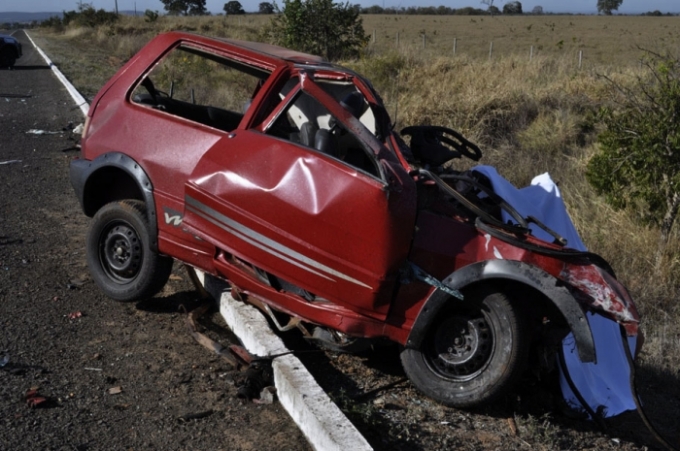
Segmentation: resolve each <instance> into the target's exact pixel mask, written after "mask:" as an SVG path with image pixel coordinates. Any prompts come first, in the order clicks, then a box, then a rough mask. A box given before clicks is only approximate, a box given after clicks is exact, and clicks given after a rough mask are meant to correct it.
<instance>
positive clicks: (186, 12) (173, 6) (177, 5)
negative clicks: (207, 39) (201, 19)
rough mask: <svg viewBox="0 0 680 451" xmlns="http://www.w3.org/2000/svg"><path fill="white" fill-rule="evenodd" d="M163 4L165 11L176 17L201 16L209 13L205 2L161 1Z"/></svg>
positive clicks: (198, 0) (194, 0)
mask: <svg viewBox="0 0 680 451" xmlns="http://www.w3.org/2000/svg"><path fill="white" fill-rule="evenodd" d="M161 3H163V9H165V10H166V11H167V12H168V14H170V15H174V16H179V15H183V16H201V15H204V14H205V13H206V12H207V10H206V9H205V0H161Z"/></svg>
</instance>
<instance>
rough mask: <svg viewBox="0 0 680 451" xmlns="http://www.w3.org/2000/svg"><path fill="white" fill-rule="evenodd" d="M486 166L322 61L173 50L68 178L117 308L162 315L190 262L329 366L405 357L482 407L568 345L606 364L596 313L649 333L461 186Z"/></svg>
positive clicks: (490, 201) (114, 85) (130, 82)
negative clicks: (335, 357)
mask: <svg viewBox="0 0 680 451" xmlns="http://www.w3.org/2000/svg"><path fill="white" fill-rule="evenodd" d="M402 136H403V137H405V139H402ZM407 142H408V145H407ZM481 156H482V153H481V151H480V149H479V148H478V147H477V146H476V145H475V144H473V143H472V142H470V141H468V140H467V139H465V138H464V137H463V136H461V135H460V134H459V133H458V132H456V131H454V130H450V129H446V128H441V127H432V126H415V127H408V128H406V129H404V130H402V131H401V134H399V133H397V132H396V131H394V130H393V124H392V123H391V120H390V117H389V115H388V113H387V111H386V109H385V107H384V105H383V103H382V101H381V98H380V97H379V96H378V94H377V93H376V92H375V90H374V88H373V87H372V85H371V84H370V82H369V81H368V80H366V79H365V78H363V77H362V76H361V75H359V74H357V73H355V72H353V71H351V70H348V69H346V68H343V67H339V66H336V65H333V64H330V63H327V62H325V61H324V60H323V59H321V58H320V57H317V56H313V55H307V54H303V53H299V52H295V51H291V50H287V49H283V48H280V47H276V46H272V45H267V44H263V43H252V42H241V41H236V40H229V39H212V38H207V37H202V36H197V35H194V34H188V33H179V32H172V33H167V34H163V35H160V36H158V37H156V38H155V39H153V40H152V41H151V42H150V43H149V44H148V45H147V46H146V47H144V49H143V50H142V51H140V52H139V53H138V54H137V55H136V56H134V57H133V58H132V59H131V60H130V61H129V62H128V63H127V64H126V65H125V66H124V67H123V68H122V69H121V70H120V71H119V72H118V73H117V74H116V75H115V76H114V77H113V78H112V79H111V80H110V81H109V82H108V83H107V84H106V85H105V86H104V87H103V88H102V89H101V91H100V92H99V94H98V95H97V96H96V98H95V99H94V100H93V102H92V104H91V107H90V110H89V114H88V118H87V123H86V126H85V130H84V133H83V138H82V155H81V158H79V159H76V160H74V161H73V162H72V164H71V169H70V171H71V181H72V184H73V186H74V188H75V191H76V193H77V196H78V198H79V199H80V202H81V204H82V207H83V210H84V212H85V214H86V215H88V216H90V217H93V220H92V223H91V228H90V231H89V233H88V237H87V260H88V264H89V268H90V271H91V274H92V277H93V278H94V280H95V281H96V283H97V284H98V285H99V286H100V287H101V289H102V291H103V292H104V293H105V294H106V295H107V296H109V297H111V298H113V299H115V300H119V301H133V300H138V299H143V298H147V297H150V296H153V295H154V294H155V293H157V292H158V291H159V290H160V289H161V288H162V287H163V285H164V284H165V283H166V281H167V279H168V277H169V274H170V270H171V266H172V262H173V259H176V260H179V261H181V262H184V263H186V264H187V265H190V266H192V267H195V268H198V269H200V270H202V271H204V272H206V273H207V274H210V275H212V276H215V277H218V278H221V279H224V280H226V281H228V283H229V284H230V285H231V287H232V294H233V295H234V297H236V298H237V299H241V300H243V301H245V302H248V303H251V304H254V305H255V306H257V307H259V308H260V309H262V310H263V311H264V312H265V313H266V314H268V315H270V316H271V317H272V318H273V319H274V322H275V323H276V324H277V325H279V326H280V328H282V329H287V328H292V327H297V328H299V329H300V330H302V331H303V333H304V334H305V336H306V337H308V338H309V339H310V340H314V341H316V342H318V343H320V344H322V345H325V346H327V347H330V348H332V349H336V350H353V349H358V348H360V347H361V346H363V345H366V344H367V343H371V341H372V340H385V339H388V340H390V341H392V342H396V343H399V344H400V345H402V346H403V352H402V354H401V360H402V363H403V366H404V369H405V371H406V373H407V375H408V377H409V378H410V379H411V381H412V382H413V383H414V384H415V385H416V386H417V387H418V388H419V389H420V390H421V391H422V392H424V393H425V394H427V395H428V396H430V397H432V398H434V399H436V400H438V401H440V402H442V403H444V404H447V405H452V406H457V407H470V406H474V405H478V404H481V403H485V402H488V401H490V400H492V399H494V398H495V397H497V396H498V395H499V394H501V393H503V392H506V391H507V390H508V389H509V388H510V386H511V385H512V384H513V383H514V382H516V381H517V379H518V377H519V376H520V375H521V374H522V372H523V371H524V370H525V369H526V368H527V366H528V365H529V361H530V357H531V356H539V355H541V356H544V355H549V354H550V353H551V352H553V353H555V352H557V351H556V350H558V349H559V347H560V343H561V340H562V339H563V338H564V337H565V336H566V335H567V334H569V333H571V334H573V337H574V341H575V344H576V352H577V353H578V357H579V358H580V360H581V361H582V362H594V361H596V358H597V356H596V349H595V345H594V340H593V334H592V332H591V329H590V327H589V323H588V321H587V319H586V313H587V312H595V313H598V314H600V315H603V316H604V317H606V318H609V319H611V320H614V321H616V322H618V323H619V324H620V325H621V326H622V328H621V330H622V331H624V334H627V335H628V336H629V337H635V336H636V335H637V333H638V331H637V325H638V321H639V316H638V314H637V311H636V309H635V306H634V305H633V303H632V301H631V300H630V296H629V295H628V293H627V292H626V290H625V288H624V287H623V286H622V285H621V284H620V283H619V282H617V280H616V277H615V276H614V273H613V271H612V269H611V268H610V266H609V265H608V264H607V262H605V261H604V260H603V259H602V258H600V257H598V256H597V255H595V254H592V253H589V252H585V251H582V250H576V249H574V248H571V247H569V246H568V243H566V242H565V241H566V240H565V239H564V238H563V237H562V236H561V235H560V234H559V233H557V232H556V231H554V230H553V229H551V228H550V227H548V226H547V225H545V224H544V222H543V221H542V220H541V219H540V218H536V217H525V216H524V215H523V214H521V213H519V212H518V211H517V210H516V209H515V208H514V207H513V206H512V204H511V203H510V202H508V201H506V200H505V199H504V198H502V197H501V196H499V195H498V194H497V193H496V192H495V191H494V189H493V188H492V185H491V183H490V181H489V179H488V177H486V176H484V174H482V173H480V172H475V171H459V170H456V164H455V162H456V159H457V158H468V159H471V160H474V161H477V160H479V159H480V158H481ZM508 218H509V219H510V220H509V221H508ZM539 229H540V230H542V231H543V232H544V235H545V234H546V233H547V234H548V236H550V237H551V238H550V239H548V240H545V239H541V238H539V237H538V236H537V235H536V233H535V231H536V230H539ZM532 230H533V231H534V232H532ZM286 318H289V319H290V322H289V323H288V325H286V324H285V319H286ZM282 323H284V325H281V324H282ZM539 360H541V359H535V361H539ZM532 362H533V360H532Z"/></svg>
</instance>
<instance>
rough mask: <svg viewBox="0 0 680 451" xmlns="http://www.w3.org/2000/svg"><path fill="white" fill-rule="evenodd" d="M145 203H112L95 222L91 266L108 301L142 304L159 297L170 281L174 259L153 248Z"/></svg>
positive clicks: (90, 239) (89, 249) (90, 242)
mask: <svg viewBox="0 0 680 451" xmlns="http://www.w3.org/2000/svg"><path fill="white" fill-rule="evenodd" d="M150 242H151V236H150V231H149V225H148V221H147V215H146V208H145V206H144V203H143V202H141V201H138V200H124V201H119V202H111V203H109V204H106V205H105V206H103V207H102V208H101V209H100V210H99V211H98V212H97V214H96V215H94V218H93V220H92V225H91V226H90V230H89V233H88V236H87V249H86V253H87V264H88V266H89V268H90V273H91V274H92V278H93V279H94V281H95V282H96V283H97V285H99V288H101V290H102V291H103V292H104V294H106V295H107V296H108V297H110V298H112V299H115V300H117V301H138V300H142V299H147V298H150V297H152V296H153V295H155V294H156V293H158V292H159V291H160V290H161V288H163V285H165V283H166V282H167V281H168V278H169V277H170V271H171V270H172V259H171V258H169V257H165V256H162V255H159V254H158V253H157V252H155V251H153V250H152V249H151V247H150Z"/></svg>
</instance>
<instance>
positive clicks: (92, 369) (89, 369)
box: [83, 367, 102, 371]
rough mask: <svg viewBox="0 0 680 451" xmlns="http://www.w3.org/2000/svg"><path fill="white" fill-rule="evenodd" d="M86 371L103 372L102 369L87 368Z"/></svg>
mask: <svg viewBox="0 0 680 451" xmlns="http://www.w3.org/2000/svg"><path fill="white" fill-rule="evenodd" d="M83 369H84V370H85V371H102V369H101V368H91V367H85V368H83Z"/></svg>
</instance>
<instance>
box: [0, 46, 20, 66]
mask: <svg viewBox="0 0 680 451" xmlns="http://www.w3.org/2000/svg"><path fill="white" fill-rule="evenodd" d="M16 60H17V59H16V57H15V56H14V54H13V53H12V52H11V51H9V50H2V51H0V67H14V63H16Z"/></svg>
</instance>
